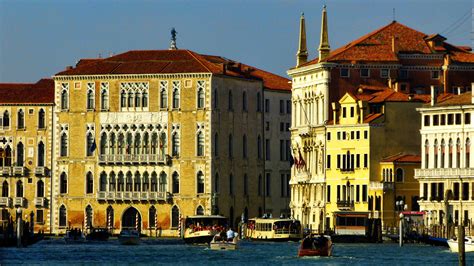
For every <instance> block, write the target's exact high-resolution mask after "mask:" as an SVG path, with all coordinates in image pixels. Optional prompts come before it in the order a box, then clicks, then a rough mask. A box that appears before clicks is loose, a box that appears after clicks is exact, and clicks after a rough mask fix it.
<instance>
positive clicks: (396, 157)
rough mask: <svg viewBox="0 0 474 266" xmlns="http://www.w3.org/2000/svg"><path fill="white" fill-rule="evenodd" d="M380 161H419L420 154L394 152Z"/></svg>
mask: <svg viewBox="0 0 474 266" xmlns="http://www.w3.org/2000/svg"><path fill="white" fill-rule="evenodd" d="M381 162H397V163H421V156H420V155H415V154H403V153H401V154H396V155H391V156H388V157H386V158H384V159H382V160H381Z"/></svg>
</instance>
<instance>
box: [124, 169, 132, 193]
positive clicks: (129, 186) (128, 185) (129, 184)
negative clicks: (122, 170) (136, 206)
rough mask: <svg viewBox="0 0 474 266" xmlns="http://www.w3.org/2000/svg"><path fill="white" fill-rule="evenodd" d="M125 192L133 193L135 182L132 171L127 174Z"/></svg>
mask: <svg viewBox="0 0 474 266" xmlns="http://www.w3.org/2000/svg"><path fill="white" fill-rule="evenodd" d="M125 182H126V184H125V191H132V189H133V180H132V173H131V172H130V171H128V172H127V179H126V180H125Z"/></svg>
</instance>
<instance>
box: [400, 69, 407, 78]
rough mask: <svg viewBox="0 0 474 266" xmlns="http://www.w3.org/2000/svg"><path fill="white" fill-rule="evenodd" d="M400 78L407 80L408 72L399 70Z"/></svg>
mask: <svg viewBox="0 0 474 266" xmlns="http://www.w3.org/2000/svg"><path fill="white" fill-rule="evenodd" d="M400 78H402V79H406V78H408V70H406V69H401V70H400Z"/></svg>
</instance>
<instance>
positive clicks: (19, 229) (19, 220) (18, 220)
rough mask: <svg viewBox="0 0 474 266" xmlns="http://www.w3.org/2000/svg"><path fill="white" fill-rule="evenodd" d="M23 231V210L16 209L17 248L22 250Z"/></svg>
mask: <svg viewBox="0 0 474 266" xmlns="http://www.w3.org/2000/svg"><path fill="white" fill-rule="evenodd" d="M22 231H23V222H22V217H21V209H20V207H18V208H17V209H16V247H17V248H21V237H22Z"/></svg>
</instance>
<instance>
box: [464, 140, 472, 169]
mask: <svg viewBox="0 0 474 266" xmlns="http://www.w3.org/2000/svg"><path fill="white" fill-rule="evenodd" d="M465 165H466V168H470V167H471V140H469V138H467V139H466V164H465Z"/></svg>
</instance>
